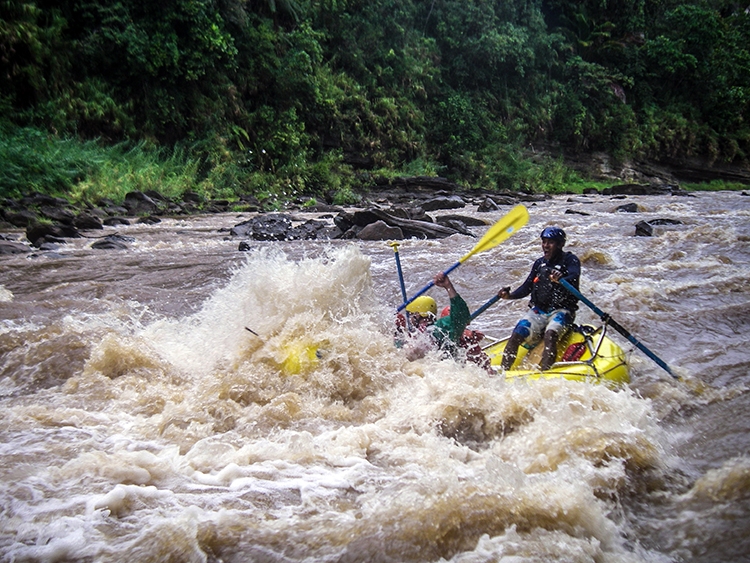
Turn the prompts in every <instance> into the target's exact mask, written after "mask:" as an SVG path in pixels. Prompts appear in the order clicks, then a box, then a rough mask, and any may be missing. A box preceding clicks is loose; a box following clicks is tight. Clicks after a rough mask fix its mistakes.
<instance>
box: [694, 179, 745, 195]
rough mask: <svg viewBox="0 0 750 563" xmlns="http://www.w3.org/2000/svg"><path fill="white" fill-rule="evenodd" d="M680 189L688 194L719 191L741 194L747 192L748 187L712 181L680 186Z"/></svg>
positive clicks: (736, 183) (722, 181)
mask: <svg viewBox="0 0 750 563" xmlns="http://www.w3.org/2000/svg"><path fill="white" fill-rule="evenodd" d="M682 189H684V190H687V191H690V192H720V191H731V192H741V191H745V190H748V191H750V186H749V185H747V184H741V183H739V182H725V181H724V180H712V181H711V182H703V183H699V184H693V183H690V184H682Z"/></svg>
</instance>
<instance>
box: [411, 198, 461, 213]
mask: <svg viewBox="0 0 750 563" xmlns="http://www.w3.org/2000/svg"><path fill="white" fill-rule="evenodd" d="M420 207H422V209H424V210H425V211H436V210H438V209H460V208H462V207H466V202H465V201H464V200H463V198H462V197H461V196H457V195H452V196H448V197H435V198H432V199H428V200H427V201H423V202H422V204H421V206H420Z"/></svg>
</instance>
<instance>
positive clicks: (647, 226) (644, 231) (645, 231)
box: [635, 218, 683, 237]
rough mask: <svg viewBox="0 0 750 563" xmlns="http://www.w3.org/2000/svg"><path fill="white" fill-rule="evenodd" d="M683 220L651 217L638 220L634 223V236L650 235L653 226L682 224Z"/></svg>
mask: <svg viewBox="0 0 750 563" xmlns="http://www.w3.org/2000/svg"><path fill="white" fill-rule="evenodd" d="M682 224H683V222H682V221H679V220H677V219H667V218H662V219H651V220H650V221H639V222H638V223H636V225H635V236H637V237H650V236H653V235H654V226H661V225H682Z"/></svg>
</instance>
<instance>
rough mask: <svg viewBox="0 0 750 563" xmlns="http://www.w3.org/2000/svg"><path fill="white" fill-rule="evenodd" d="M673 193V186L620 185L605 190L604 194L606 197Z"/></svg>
mask: <svg viewBox="0 0 750 563" xmlns="http://www.w3.org/2000/svg"><path fill="white" fill-rule="evenodd" d="M672 191H673V186H670V185H664V184H662V185H650V184H618V185H617V186H611V187H609V188H604V189H603V190H602V193H603V194H605V195H669V194H671V193H672Z"/></svg>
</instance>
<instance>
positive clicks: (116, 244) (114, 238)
mask: <svg viewBox="0 0 750 563" xmlns="http://www.w3.org/2000/svg"><path fill="white" fill-rule="evenodd" d="M130 242H135V239H134V238H133V237H126V236H123V235H107V236H106V237H104V238H101V239H99V240H98V241H96V242H95V243H93V244H92V245H91V248H94V249H96V250H127V249H128V245H127V243H130Z"/></svg>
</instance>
